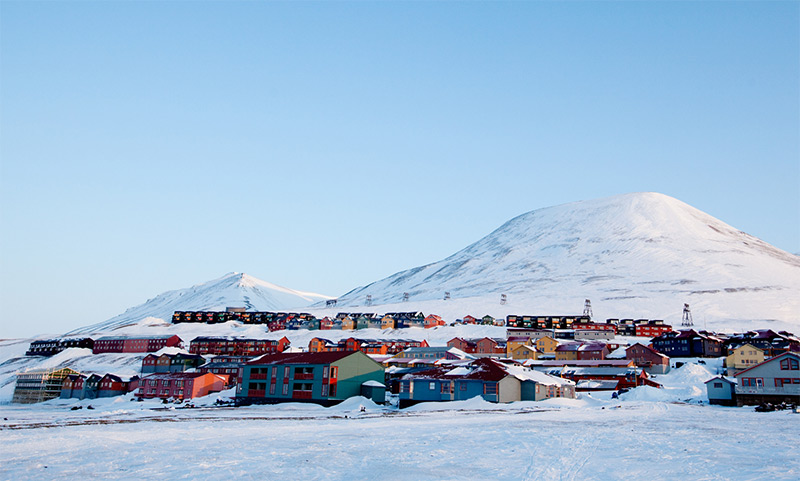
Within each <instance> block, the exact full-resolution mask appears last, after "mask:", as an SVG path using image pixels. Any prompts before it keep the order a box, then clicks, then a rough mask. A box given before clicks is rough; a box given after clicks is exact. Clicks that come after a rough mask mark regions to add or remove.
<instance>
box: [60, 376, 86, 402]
mask: <svg viewBox="0 0 800 481" xmlns="http://www.w3.org/2000/svg"><path fill="white" fill-rule="evenodd" d="M85 380H86V376H84V375H83V374H69V375H67V377H65V378H64V382H63V383H62V384H61V394H60V395H59V397H60V398H61V399H69V398H81V399H82V394H83V381H85Z"/></svg>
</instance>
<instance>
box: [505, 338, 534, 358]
mask: <svg viewBox="0 0 800 481" xmlns="http://www.w3.org/2000/svg"><path fill="white" fill-rule="evenodd" d="M519 346H533V341H531V338H530V337H528V336H511V337H509V338H508V339H506V355H507V356H508V357H510V358H511V359H516V358H514V357H512V355H511V352H512V351H513V350H514V349H516V348H518V347H519ZM525 359H528V358H525Z"/></svg>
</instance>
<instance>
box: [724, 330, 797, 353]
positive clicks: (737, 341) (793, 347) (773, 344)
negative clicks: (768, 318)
mask: <svg viewBox="0 0 800 481" xmlns="http://www.w3.org/2000/svg"><path fill="white" fill-rule="evenodd" d="M743 344H750V345H751V346H753V347H757V348H758V349H761V350H762V351H763V352H764V356H765V358H766V357H775V356H777V355H779V354H783V353H784V352H800V339H798V338H797V336H795V335H794V334H792V333H790V332H786V331H780V332H775V331H773V330H771V329H756V330H753V331H747V332H743V333H737V334H733V335H732V336H730V337H728V339H726V341H725V345H726V347H727V348H728V352H729V353H730V349H731V348H735V347H738V346H740V345H743Z"/></svg>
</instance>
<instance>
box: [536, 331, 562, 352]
mask: <svg viewBox="0 0 800 481" xmlns="http://www.w3.org/2000/svg"><path fill="white" fill-rule="evenodd" d="M558 345H559V342H558V341H556V340H555V339H553V338H552V337H550V336H543V337H540V338H538V339H536V340H535V341H533V346H534V347H535V348H536V349H538V350H539V351H541V352H543V353H544V354H553V355H555V353H556V348H557V347H558Z"/></svg>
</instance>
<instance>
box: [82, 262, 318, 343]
mask: <svg viewBox="0 0 800 481" xmlns="http://www.w3.org/2000/svg"><path fill="white" fill-rule="evenodd" d="M326 299H330V297H328V296H324V295H321V294H314V293H311V292H301V291H295V290H293V289H288V288H286V287H281V286H278V285H275V284H271V283H269V282H266V281H262V280H260V279H256V278H255V277H252V276H249V275H247V274H243V273H239V272H231V273H229V274H226V275H225V276H223V277H220V278H219V279H214V280H213V281H208V282H205V283H202V284H197V285H195V286H192V287H190V288H188V289H179V290H175V291H168V292H165V293H163V294H160V295H158V296H156V297H154V298H153V299H150V300H149V301H147V302H145V303H144V304H141V305H139V306H136V307H132V308H130V309H128V310H127V311H125V312H123V313H122V314H120V315H118V316H115V317H112V318H111V319H109V320H107V321H105V322H101V323H99V324H95V325H92V326H88V327H84V328H80V329H77V330H75V331H72V332H71V333H70V334H92V333H96V332H103V331H108V330H111V329H115V328H119V327H122V326H126V325H129V324H133V323H136V322H138V321H141V320H142V319H145V318H147V317H157V318H160V319H165V320H170V319H172V313H173V312H175V311H200V310H225V308H226V307H246V308H247V309H248V310H251V311H282V310H290V309H295V308H302V307H306V306H308V305H311V304H313V303H315V302H318V301H322V300H326Z"/></svg>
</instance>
